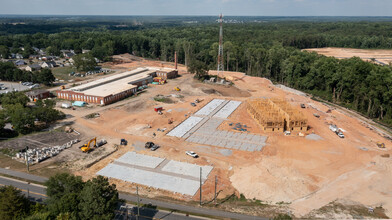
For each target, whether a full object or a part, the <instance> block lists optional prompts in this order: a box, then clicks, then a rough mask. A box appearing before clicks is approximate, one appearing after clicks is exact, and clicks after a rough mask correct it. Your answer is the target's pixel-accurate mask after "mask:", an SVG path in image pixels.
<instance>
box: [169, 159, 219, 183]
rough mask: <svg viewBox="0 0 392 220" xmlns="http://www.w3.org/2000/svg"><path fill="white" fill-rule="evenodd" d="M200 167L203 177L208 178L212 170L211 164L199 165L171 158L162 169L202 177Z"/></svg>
mask: <svg viewBox="0 0 392 220" xmlns="http://www.w3.org/2000/svg"><path fill="white" fill-rule="evenodd" d="M200 167H201V168H202V175H201V176H202V178H203V179H207V176H208V174H210V172H211V170H212V167H211V166H198V165H195V164H190V163H184V162H179V161H174V160H171V161H170V162H169V163H167V164H166V165H165V166H164V167H163V168H162V171H165V172H170V173H177V174H181V175H185V176H192V177H195V178H200Z"/></svg>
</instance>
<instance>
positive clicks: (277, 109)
mask: <svg viewBox="0 0 392 220" xmlns="http://www.w3.org/2000/svg"><path fill="white" fill-rule="evenodd" d="M247 109H248V112H249V114H250V115H251V116H252V117H253V118H254V119H255V120H256V121H257V122H258V124H259V125H260V126H261V127H262V128H263V130H264V131H273V132H284V131H306V130H307V129H308V120H307V119H306V118H305V116H304V115H303V114H302V113H301V112H300V111H299V110H297V109H295V108H294V107H293V106H291V105H290V104H289V103H287V102H286V101H285V100H282V99H266V98H257V99H249V100H248V101H247Z"/></svg>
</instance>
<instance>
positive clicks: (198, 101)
mask: <svg viewBox="0 0 392 220" xmlns="http://www.w3.org/2000/svg"><path fill="white" fill-rule="evenodd" d="M203 100H204V99H196V100H195V103H200V102H202V101H203Z"/></svg>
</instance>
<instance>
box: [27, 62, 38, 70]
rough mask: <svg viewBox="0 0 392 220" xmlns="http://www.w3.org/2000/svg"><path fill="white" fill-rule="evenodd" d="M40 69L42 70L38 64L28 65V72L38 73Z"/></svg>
mask: <svg viewBox="0 0 392 220" xmlns="http://www.w3.org/2000/svg"><path fill="white" fill-rule="evenodd" d="M40 69H41V65H39V64H38V63H34V64H31V65H28V66H27V67H26V70H27V71H36V70H40Z"/></svg>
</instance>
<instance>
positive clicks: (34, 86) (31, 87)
mask: <svg viewBox="0 0 392 220" xmlns="http://www.w3.org/2000/svg"><path fill="white" fill-rule="evenodd" d="M38 87H39V84H34V85H32V86H30V87H29V88H30V89H35V88H38Z"/></svg>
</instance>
